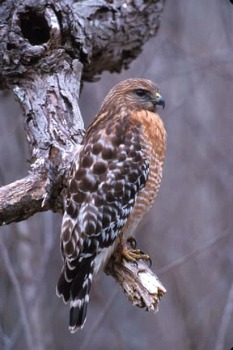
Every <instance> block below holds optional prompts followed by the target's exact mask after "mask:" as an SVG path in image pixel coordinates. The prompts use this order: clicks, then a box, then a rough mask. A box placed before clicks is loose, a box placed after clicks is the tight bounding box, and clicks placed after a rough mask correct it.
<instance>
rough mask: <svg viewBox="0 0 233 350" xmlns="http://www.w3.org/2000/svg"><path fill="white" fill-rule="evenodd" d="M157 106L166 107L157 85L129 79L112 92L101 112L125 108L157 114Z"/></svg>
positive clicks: (145, 80) (147, 81) (142, 80)
mask: <svg viewBox="0 0 233 350" xmlns="http://www.w3.org/2000/svg"><path fill="white" fill-rule="evenodd" d="M157 105H162V106H163V108H164V107H165V101H164V99H163V98H162V96H161V95H160V93H159V88H158V86H157V85H156V84H154V83H153V82H152V81H150V80H147V79H127V80H124V81H122V82H120V83H119V84H117V85H116V86H115V87H114V88H113V89H112V90H110V92H109V93H108V95H107V96H106V97H105V99H104V102H103V104H102V107H101V110H102V111H103V110H105V109H106V108H107V109H108V110H109V109H111V108H114V109H116V108H124V107H125V108H127V109H131V110H148V111H151V112H155V111H156V106H157Z"/></svg>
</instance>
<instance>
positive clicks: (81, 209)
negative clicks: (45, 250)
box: [57, 79, 166, 333]
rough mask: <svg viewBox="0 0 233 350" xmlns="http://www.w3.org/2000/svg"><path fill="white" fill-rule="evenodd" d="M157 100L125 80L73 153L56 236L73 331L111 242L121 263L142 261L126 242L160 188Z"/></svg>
mask: <svg viewBox="0 0 233 350" xmlns="http://www.w3.org/2000/svg"><path fill="white" fill-rule="evenodd" d="M157 105H162V106H163V107H164V105H165V103H164V100H163V98H162V97H161V95H160V94H159V91H158V86H157V85H155V84H154V83H152V82H151V81H150V80H145V79H128V80H125V81H122V82H120V83H119V84H117V85H116V86H115V87H114V88H113V89H112V90H111V91H110V92H109V93H108V95H107V96H106V97H105V99H104V101H103V104H102V106H101V109H100V111H99V113H98V114H97V116H96V117H95V119H94V121H93V122H92V123H91V125H90V126H89V128H88V130H87V132H86V135H85V136H84V139H83V141H82V147H81V150H80V151H79V152H78V154H76V155H75V158H74V161H73V164H72V168H71V173H70V179H69V183H68V190H67V197H66V200H65V213H64V216H63V222H62V231H61V250H62V256H63V260H64V266H63V268H62V272H61V276H60V278H59V281H58V284H57V294H58V296H62V297H63V300H64V302H68V301H70V326H69V329H70V331H71V332H72V333H74V332H75V331H76V330H77V329H79V328H82V327H83V326H84V323H85V321H86V313H87V306H88V302H89V293H90V289H91V284H92V279H93V275H94V274H95V273H96V272H97V271H98V270H99V269H100V268H103V267H104V266H105V265H106V263H107V262H108V260H109V258H110V256H111V255H112V254H113V252H114V251H115V250H116V247H117V246H119V244H120V245H121V246H122V250H121V255H122V258H125V259H128V260H136V259H141V258H147V257H148V256H147V255H144V254H143V253H142V252H140V251H139V250H134V249H130V248H129V247H128V246H127V245H126V241H127V239H128V238H129V237H131V236H132V235H133V233H134V231H135V229H136V227H137V225H138V223H139V222H140V221H141V219H142V217H143V215H144V214H145V213H146V212H147V210H148V209H149V208H150V207H151V206H152V204H153V202H154V199H155V197H156V195H157V192H158V190H159V187H160V182H161V178H162V169H163V162H164V156H165V151H166V131H165V129H164V125H163V122H162V120H161V119H160V117H159V115H158V113H157Z"/></svg>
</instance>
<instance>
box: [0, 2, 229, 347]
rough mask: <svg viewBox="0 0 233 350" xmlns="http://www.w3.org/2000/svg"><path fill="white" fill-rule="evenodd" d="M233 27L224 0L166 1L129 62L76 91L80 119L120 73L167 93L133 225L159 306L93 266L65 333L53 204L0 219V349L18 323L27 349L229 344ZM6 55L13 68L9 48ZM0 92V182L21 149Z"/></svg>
mask: <svg viewBox="0 0 233 350" xmlns="http://www.w3.org/2000/svg"><path fill="white" fill-rule="evenodd" d="M7 2H8V1H7ZM125 2H126V1H125ZM129 2H130V1H127V3H129ZM153 2H154V1H153ZM4 3H5V4H6V1H5V2H1V8H2V6H3V4H4ZM98 3H100V2H99V1H98ZM141 3H142V2H141V1H137V4H138V6H140V5H141ZM148 3H149V2H148ZM108 4H109V6H111V3H110V2H108ZM122 4H123V2H122ZM4 6H5V5H4ZM75 6H80V3H76V4H75ZM124 11H125V9H124ZM81 12H82V10H81ZM3 13H4V11H3ZM123 13H124V12H123ZM4 16H5V15H4V14H3V15H2V14H1V23H2V18H5V17H4ZM9 18H10V16H9ZM135 18H137V16H136V17H134V19H133V20H135V21H136V19H135ZM100 22H101V23H102V21H100ZM5 23H8V19H7V20H6V21H5ZM90 23H91V22H90ZM142 23H144V21H143V20H140V26H141V25H142ZM143 26H144V24H143ZM4 27H5V26H1V27H0V30H1V33H2V30H3V29H4ZM66 28H67V27H65V28H64V30H65V33H66ZM5 29H6V28H5ZM137 30H138V32H140V28H139V27H138V28H137ZM68 32H69V30H68ZM72 32H73V33H74V31H72ZM232 32H233V5H232V4H231V2H230V1H229V0H221V1H219V0H205V1H193V0H172V1H167V2H166V6H165V7H164V10H163V15H162V21H161V25H160V29H159V31H158V33H157V35H156V37H154V38H151V39H150V40H149V41H148V42H147V43H146V44H145V45H144V48H143V52H142V54H140V55H139V56H138V57H137V58H136V59H135V60H134V61H132V63H131V64H130V66H129V69H128V70H123V71H122V72H121V73H120V74H119V73H116V74H110V73H108V72H103V74H101V80H100V81H98V82H94V83H85V84H84V85H83V89H82V94H81V96H80V99H79V104H80V108H81V110H82V113H83V116H85V119H84V122H85V125H86V126H87V125H88V124H89V123H90V121H91V118H93V116H94V115H95V114H96V112H97V111H98V107H99V105H100V103H101V101H102V100H103V97H104V96H105V95H106V93H107V92H108V91H109V89H110V88H111V87H112V86H113V85H115V84H116V83H117V82H119V81H120V80H123V79H127V78H130V77H143V78H148V79H151V80H154V81H155V82H157V83H158V84H159V86H160V88H161V92H162V94H163V97H164V98H165V99H166V108H165V110H164V111H163V114H162V117H163V120H164V123H165V125H166V129H167V132H168V152H167V156H166V161H165V167H164V175H163V182H162V186H161V190H160V192H159V196H158V200H157V201H156V203H155V205H154V207H153V209H152V211H151V212H150V213H149V214H148V215H147V217H146V218H145V220H144V222H143V223H142V226H141V227H139V229H138V235H137V240H138V244H139V245H140V247H141V249H142V250H145V251H147V252H148V253H149V254H150V257H151V259H152V261H153V265H152V268H153V270H155V271H156V272H158V273H159V276H160V278H161V279H162V281H163V282H164V284H165V286H166V288H167V290H168V293H167V295H166V297H165V298H163V299H162V301H161V307H160V311H159V313H158V314H155V315H154V314H153V313H147V312H143V311H142V310H139V309H138V308H135V307H132V305H131V304H130V303H128V301H127V300H126V298H125V297H124V295H123V294H122V293H119V290H118V287H117V285H116V283H114V280H113V279H111V278H108V277H107V276H106V275H105V274H99V275H98V276H97V279H98V280H96V283H94V285H93V288H92V302H91V303H90V305H89V315H88V320H87V323H86V325H85V327H84V329H83V330H82V331H81V332H78V333H76V334H75V335H71V334H69V332H68V329H67V324H68V310H67V308H66V307H65V305H64V304H63V303H62V302H61V300H59V299H58V298H57V297H56V295H55V285H56V282H57V278H58V275H59V273H60V268H61V264H62V262H61V257H60V252H59V233H60V224H61V215H60V214H56V213H52V212H51V211H49V210H48V211H46V212H43V213H37V214H36V215H33V216H32V217H30V218H29V219H27V220H24V221H21V222H19V223H12V224H11V225H5V226H3V227H2V228H1V237H0V238H1V244H3V246H2V245H1V247H0V277H1V278H0V349H1V350H2V349H3V350H9V349H14V350H21V349H24V348H28V347H27V345H26V342H25V330H26V331H27V330H29V332H31V337H32V339H33V342H34V343H33V348H39V345H40V346H41V348H46V349H49V350H53V349H54V350H55V349H56V350H57V349H58V350H63V349H66V350H67V349H79V350H92V349H95V350H96V349H100V350H102V349H103V348H104V349H111V350H119V349H120V350H123V349H124V350H125V349H127V350H147V349H151V350H152V349H153V350H154V349H157V350H167V349H179V350H207V349H208V350H209V349H211V350H212V349H214V350H220V349H221V350H230V349H231V348H232V347H233V333H232V324H233V302H232V281H233V269H232V266H233V254H232V251H233V235H232V231H233V220H232V208H233V196H232V171H233V160H232V149H233V138H232V130H233V118H232V110H233V99H232V96H233V84H232V81H233V69H232V47H233V35H232ZM130 33H131V32H130V31H129V32H128V31H125V32H124V35H125V37H128V35H130ZM104 34H105V35H108V34H109V33H107V32H106V33H104ZM149 34H150V33H148V32H146V33H145V35H146V38H147V35H149ZM97 37H98V35H97ZM93 40H94V39H93ZM95 40H97V39H96V38H95ZM1 43H2V41H1ZM74 43H75V42H74ZM114 44H115V41H114V40H113V42H112V43H111V45H114ZM63 45H65V43H63ZM102 45H104V42H103V43H102ZM133 47H134V46H133ZM118 48H120V52H121V49H122V44H120V45H119V46H118ZM129 48H130V47H129ZM4 51H5V50H4ZM4 51H2V50H1V54H4ZM105 52H107V51H105ZM117 52H118V51H117ZM68 53H69V51H68ZM97 58H98V55H97ZM97 58H96V60H97ZM14 62H15V63H14V64H15V65H16V67H17V57H15V60H14ZM37 63H38V62H37ZM33 64H36V62H34V63H33ZM2 82H3V80H2V79H1V83H2ZM0 100H1V101H0V102H1V103H0V181H1V185H7V184H10V183H13V182H14V181H15V180H19V179H22V178H24V177H26V176H27V175H28V174H27V170H28V169H29V168H30V164H29V163H28V162H27V160H28V159H30V152H28V147H27V141H26V139H25V133H24V130H23V123H22V120H23V119H22V118H23V117H22V115H21V109H20V108H19V104H17V103H16V102H15V101H14V95H13V93H7V92H5V91H3V92H1V93H0ZM142 232H143V233H145V234H144V235H143V238H140V237H142V235H141V233H142ZM3 250H4V252H5V253H7V255H6V254H4V253H3ZM22 302H23V303H22ZM38 320H39V321H38ZM29 338H30V333H27V339H29ZM29 340H30V339H29ZM29 340H28V341H29ZM28 341H27V342H28Z"/></svg>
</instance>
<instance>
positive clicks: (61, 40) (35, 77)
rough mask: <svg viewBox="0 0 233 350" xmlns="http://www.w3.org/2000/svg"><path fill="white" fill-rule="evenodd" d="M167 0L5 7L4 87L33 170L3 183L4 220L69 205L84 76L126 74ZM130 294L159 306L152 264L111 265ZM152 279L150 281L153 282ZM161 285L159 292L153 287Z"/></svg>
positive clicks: (0, 8) (0, 59) (1, 36)
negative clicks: (20, 121)
mask: <svg viewBox="0 0 233 350" xmlns="http://www.w3.org/2000/svg"><path fill="white" fill-rule="evenodd" d="M163 4H164V0H157V1H155V0H151V1H148V0H144V1H143V0H141V1H139V0H131V1H121V0H119V1H117V0H108V1H107V0H106V1H103V0H99V1H92V0H87V1H78V2H74V3H73V5H72V6H71V5H68V4H66V3H65V2H64V1H63V0H61V1H57V0H41V1H34V0H26V1H25V0H18V1H11V0H7V1H4V2H2V3H1V5H0V18H1V23H0V89H5V88H7V89H13V91H14V93H15V96H16V98H17V99H18V101H19V103H20V105H21V107H22V110H23V114H24V126H25V133H26V137H27V141H28V144H29V148H30V151H31V170H30V174H29V175H28V176H27V177H25V178H24V179H21V180H18V181H15V182H14V183H12V184H9V185H7V186H4V187H2V188H0V225H5V224H9V223H11V222H14V221H20V220H24V219H27V218H28V217H29V216H31V215H33V214H35V213H36V212H39V211H45V210H53V211H55V212H59V211H61V212H62V211H63V193H64V191H65V188H66V183H67V179H68V173H69V168H70V164H71V162H72V159H73V155H74V149H75V148H77V147H78V145H79V144H80V142H81V140H82V137H83V135H84V126H83V120H82V116H81V113H80V110H79V104H78V99H79V94H80V86H81V79H83V80H94V79H97V78H98V76H99V75H100V74H101V73H102V72H103V71H104V70H108V71H110V72H119V71H120V70H121V69H122V68H127V67H128V65H129V64H130V62H131V61H132V60H133V59H134V58H135V57H137V55H138V54H139V53H140V51H141V50H142V46H143V44H144V43H145V42H146V41H147V40H148V39H149V38H150V37H151V36H152V35H155V33H156V32H157V29H158V27H159V20H160V13H161V11H162V8H163ZM107 270H108V273H109V274H111V275H112V276H113V277H114V278H115V279H116V280H117V281H118V283H119V284H120V285H121V286H122V288H123V290H124V292H125V293H126V295H127V296H128V298H129V300H130V301H131V302H132V303H133V304H134V305H137V306H139V307H146V308H147V309H148V310H150V309H156V308H157V306H158V302H159V299H160V297H161V296H162V295H163V294H164V293H165V292H166V291H165V289H164V288H163V286H162V285H161V284H160V283H157V278H156V276H154V275H153V273H152V272H151V271H150V269H149V268H148V267H146V266H145V264H144V262H141V261H140V262H139V263H138V264H137V265H135V264H134V263H132V262H126V261H125V260H124V259H121V261H118V262H117V263H115V264H111V261H110V263H109V265H108V267H107ZM148 279H149V280H150V282H149V285H148ZM152 285H153V286H154V289H153V290H152V292H151V286H152Z"/></svg>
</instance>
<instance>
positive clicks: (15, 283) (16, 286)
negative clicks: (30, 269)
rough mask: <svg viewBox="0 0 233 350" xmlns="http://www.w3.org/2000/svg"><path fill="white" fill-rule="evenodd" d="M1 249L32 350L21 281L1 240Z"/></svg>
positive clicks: (29, 346)
mask: <svg viewBox="0 0 233 350" xmlns="http://www.w3.org/2000/svg"><path fill="white" fill-rule="evenodd" d="M0 251H1V256H2V258H3V262H4V264H5V267H6V270H7V273H8V275H9V277H10V280H11V283H12V285H13V287H14V290H15V294H16V299H17V302H18V306H19V310H20V315H21V320H22V324H23V327H24V332H25V338H26V344H27V348H28V349H29V350H31V349H33V341H32V335H31V330H30V325H29V322H28V318H27V312H26V307H25V304H24V300H23V296H22V293H21V288H20V284H19V281H18V279H17V277H16V274H15V271H14V268H13V266H12V263H11V260H10V257H9V255H8V252H7V249H6V248H5V245H4V243H3V242H1V241H0Z"/></svg>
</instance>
